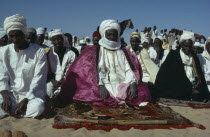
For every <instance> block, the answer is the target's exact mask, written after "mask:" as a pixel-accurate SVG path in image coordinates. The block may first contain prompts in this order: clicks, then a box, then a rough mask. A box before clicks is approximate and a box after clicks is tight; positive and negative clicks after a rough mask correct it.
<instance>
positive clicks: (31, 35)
mask: <svg viewBox="0 0 210 137" xmlns="http://www.w3.org/2000/svg"><path fill="white" fill-rule="evenodd" d="M26 38H27V40H28V41H29V42H30V43H35V42H36V38H37V37H36V34H35V33H32V32H28V35H27V37H26Z"/></svg>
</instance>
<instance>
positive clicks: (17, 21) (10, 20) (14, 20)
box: [4, 14, 27, 35]
mask: <svg viewBox="0 0 210 137" xmlns="http://www.w3.org/2000/svg"><path fill="white" fill-rule="evenodd" d="M4 30H5V31H6V33H7V34H9V32H10V31H11V30H21V31H22V32H23V33H24V34H25V35H26V34H27V25H26V19H25V18H24V17H23V16H21V15H20V14H15V15H13V16H10V17H7V18H6V19H5V20H4Z"/></svg>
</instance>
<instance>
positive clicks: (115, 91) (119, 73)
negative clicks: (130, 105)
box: [98, 46, 137, 98]
mask: <svg viewBox="0 0 210 137" xmlns="http://www.w3.org/2000/svg"><path fill="white" fill-rule="evenodd" d="M98 71H99V85H105V87H106V88H107V90H108V91H109V93H110V95H111V96H113V97H115V98H120V93H119V92H120V91H121V90H119V89H120V87H121V86H123V85H130V84H131V83H133V82H137V81H136V77H135V75H134V73H133V71H132V70H131V68H130V66H129V63H128V62H127V59H126V57H125V55H124V53H123V52H122V51H121V50H115V51H111V50H107V49H105V48H104V47H102V46H101V48H100V55H99V64H98Z"/></svg>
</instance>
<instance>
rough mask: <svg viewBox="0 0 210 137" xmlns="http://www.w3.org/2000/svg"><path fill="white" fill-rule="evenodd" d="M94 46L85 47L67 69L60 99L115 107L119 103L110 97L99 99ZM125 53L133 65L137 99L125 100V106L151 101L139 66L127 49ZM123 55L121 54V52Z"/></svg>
mask: <svg viewBox="0 0 210 137" xmlns="http://www.w3.org/2000/svg"><path fill="white" fill-rule="evenodd" d="M96 50H97V47H96V46H88V47H86V48H85V49H84V50H83V52H82V53H81V55H80V56H79V57H78V58H77V59H76V60H75V62H74V63H73V64H72V65H71V67H70V68H69V70H68V72H67V74H66V78H65V80H64V82H63V84H62V87H61V93H60V97H61V98H62V99H63V100H64V101H65V102H68V103H72V102H75V101H82V102H89V103H91V104H92V105H95V106H104V107H105V106H107V107H116V106H118V103H119V101H117V100H116V99H115V98H114V97H112V96H110V97H109V98H107V99H103V98H100V93H99V87H98V72H97V64H96ZM126 51H127V52H128V55H129V57H130V59H131V62H132V63H133V65H134V68H135V69H134V71H133V72H134V74H135V76H136V78H137V80H138V98H136V99H131V98H128V97H127V98H126V99H125V102H126V104H130V105H135V106H137V105H139V104H140V103H141V102H148V101H150V99H151V95H150V92H149V89H148V87H147V85H146V84H144V83H143V82H142V80H141V79H142V70H141V65H140V63H139V61H138V59H137V57H136V56H135V55H134V54H132V53H131V52H130V51H129V50H128V49H127V48H126ZM122 53H123V52H122Z"/></svg>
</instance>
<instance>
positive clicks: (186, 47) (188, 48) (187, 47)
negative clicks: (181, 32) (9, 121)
mask: <svg viewBox="0 0 210 137" xmlns="http://www.w3.org/2000/svg"><path fill="white" fill-rule="evenodd" d="M181 46H182V51H183V52H184V54H186V55H190V54H191V52H192V51H193V42H192V40H185V41H184V42H182V44H181Z"/></svg>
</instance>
